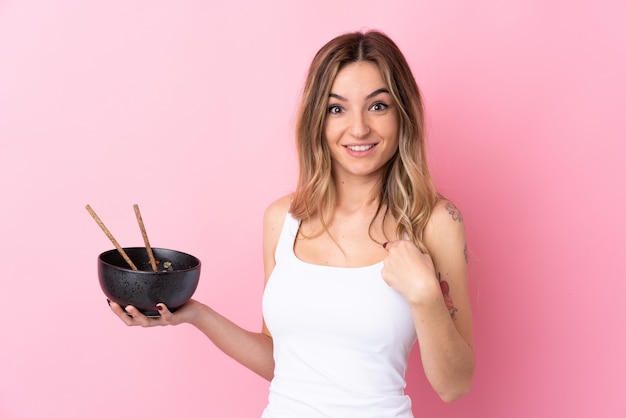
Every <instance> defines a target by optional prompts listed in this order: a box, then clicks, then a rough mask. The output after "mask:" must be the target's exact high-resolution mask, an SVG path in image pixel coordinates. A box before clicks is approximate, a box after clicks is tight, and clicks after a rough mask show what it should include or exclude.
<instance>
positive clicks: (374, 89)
mask: <svg viewBox="0 0 626 418" xmlns="http://www.w3.org/2000/svg"><path fill="white" fill-rule="evenodd" d="M423 121H424V117H423V109H422V103H421V99H420V93H419V90H418V87H417V84H416V82H415V79H414V77H413V75H412V73H411V71H410V68H409V66H408V64H407V62H406V60H405V58H404V57H403V55H402V53H401V52H400V50H399V49H398V48H397V46H396V45H395V44H394V43H393V41H392V40H391V39H389V38H388V37H387V36H386V35H384V34H382V33H380V32H377V31H370V32H366V33H359V32H357V33H350V34H345V35H342V36H339V37H337V38H335V39H333V40H331V41H330V42H329V43H328V44H326V45H325V46H324V47H322V49H321V50H320V51H319V52H318V53H317V54H316V56H315V58H314V59H313V62H312V64H311V67H310V69H309V73H308V77H307V80H306V84H305V88H304V91H303V95H302V103H301V108H300V114H299V119H298V126H297V147H298V153H299V163H300V176H299V181H298V185H297V189H296V191H295V193H293V194H291V195H288V196H285V197H283V198H281V199H279V200H277V201H276V202H274V203H272V204H271V205H270V206H269V207H268V209H267V210H266V213H265V219H264V242H263V249H264V250H263V251H264V262H265V291H264V295H263V315H264V322H263V328H262V331H261V332H250V331H247V330H244V329H242V328H240V327H238V326H237V325H235V324H234V323H232V322H231V321H229V320H228V319H226V318H224V317H222V316H220V315H219V314H218V313H217V312H215V311H213V310H212V309H211V308H210V307H208V306H205V305H203V304H201V303H199V302H197V301H195V300H191V301H190V302H188V303H187V304H186V305H185V306H183V307H182V308H181V309H179V310H178V311H177V312H176V313H171V312H169V310H168V309H167V307H166V306H165V305H163V304H159V305H158V309H159V310H160V312H161V318H159V319H156V320H155V319H151V318H146V317H145V316H143V315H142V314H141V313H140V312H139V311H138V310H137V309H135V308H134V307H132V306H129V307H126V310H127V312H128V313H129V314H130V315H131V316H128V315H126V313H125V312H124V310H123V309H122V307H120V306H119V305H116V304H114V303H111V309H112V310H113V311H114V312H115V313H116V314H117V315H118V316H119V317H120V318H121V319H122V321H124V322H125V323H126V324H128V325H141V326H156V325H176V324H180V323H183V322H186V323H190V324H192V325H194V326H196V327H197V328H198V329H200V330H201V331H202V332H203V333H204V334H206V336H207V337H208V338H209V339H211V341H213V342H214V343H215V344H216V345H217V346H218V347H219V348H220V349H221V350H223V351H224V352H225V353H226V354H228V355H229V356H230V357H232V358H233V359H235V360H237V361H238V362H240V363H241V364H243V365H244V366H246V367H248V368H249V369H251V370H252V371H254V372H256V373H258V374H259V375H261V376H263V377H264V378H266V379H268V380H271V385H270V395H269V403H268V406H267V408H266V410H265V411H264V414H263V417H264V418H278V417H289V418H293V417H299V418H302V417H323V416H324V417H342V418H345V417H351V416H355V417H370V416H371V417H383V416H384V417H412V416H413V415H412V413H411V401H410V399H409V398H408V397H407V396H406V395H405V394H404V387H405V369H406V366H407V360H408V356H409V353H410V351H411V349H412V347H413V345H414V342H415V341H418V342H419V343H418V345H419V352H420V355H421V358H422V364H423V368H424V372H425V374H426V376H427V378H428V381H429V382H430V384H431V385H432V387H433V389H434V390H435V391H436V392H437V393H438V394H439V396H440V397H441V398H442V399H443V400H445V401H452V400H454V399H456V398H458V397H459V396H462V395H463V394H465V393H466V392H467V391H468V390H469V387H470V385H471V381H472V375H473V370H474V353H473V348H472V329H471V328H472V325H471V312H470V302H469V292H468V284H467V257H466V245H465V233H464V227H463V223H462V217H461V215H460V212H459V211H458V210H457V209H456V207H455V206H454V205H453V204H452V203H451V202H449V201H448V200H446V199H444V198H443V197H441V196H439V195H438V194H437V193H436V191H435V188H434V186H433V181H432V179H431V176H430V173H429V170H428V167H427V164H426V157H425V154H424V132H423V125H424V122H423Z"/></svg>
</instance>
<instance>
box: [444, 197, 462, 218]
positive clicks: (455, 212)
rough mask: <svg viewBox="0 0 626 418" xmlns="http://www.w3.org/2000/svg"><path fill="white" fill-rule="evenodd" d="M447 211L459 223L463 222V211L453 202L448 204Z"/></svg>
mask: <svg viewBox="0 0 626 418" xmlns="http://www.w3.org/2000/svg"><path fill="white" fill-rule="evenodd" d="M446 210H447V211H448V213H449V214H450V216H452V219H454V220H455V221H457V222H463V215H461V211H460V210H459V209H458V208H457V207H456V206H455V205H454V203H452V202H448V203H446Z"/></svg>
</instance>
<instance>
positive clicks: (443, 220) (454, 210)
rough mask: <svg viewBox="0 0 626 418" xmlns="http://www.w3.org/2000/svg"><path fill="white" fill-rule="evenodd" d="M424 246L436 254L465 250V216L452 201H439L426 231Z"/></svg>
mask: <svg viewBox="0 0 626 418" xmlns="http://www.w3.org/2000/svg"><path fill="white" fill-rule="evenodd" d="M424 244H425V245H426V247H427V248H428V249H429V251H431V252H434V253H441V252H443V251H447V250H451V249H453V248H455V247H457V248H458V247H459V246H460V247H461V248H463V249H464V248H465V225H464V223H463V214H462V213H461V211H460V209H459V208H458V207H457V206H456V205H455V204H454V203H453V202H452V201H450V200H447V199H439V201H437V203H436V204H435V207H434V208H433V212H432V214H431V216H430V219H429V220H428V223H427V224H426V228H425V229H424Z"/></svg>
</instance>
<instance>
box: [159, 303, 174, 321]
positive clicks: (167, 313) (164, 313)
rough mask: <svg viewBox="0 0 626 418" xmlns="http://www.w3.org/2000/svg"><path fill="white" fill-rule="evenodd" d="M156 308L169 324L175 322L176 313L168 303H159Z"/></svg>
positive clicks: (163, 319)
mask: <svg viewBox="0 0 626 418" xmlns="http://www.w3.org/2000/svg"><path fill="white" fill-rule="evenodd" d="M156 308H157V310H158V311H159V314H160V315H161V319H162V321H163V322H165V323H167V324H172V323H174V314H173V313H172V312H171V311H170V310H169V308H168V307H167V305H165V304H164V303H157V305H156Z"/></svg>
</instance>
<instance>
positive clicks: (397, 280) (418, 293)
mask: <svg viewBox="0 0 626 418" xmlns="http://www.w3.org/2000/svg"><path fill="white" fill-rule="evenodd" d="M384 247H385V249H386V250H387V252H388V255H387V257H386V258H385V259H384V260H383V268H382V270H381V275H382V277H383V280H385V282H386V283H387V284H388V285H389V286H391V287H392V288H394V289H395V290H396V291H397V292H398V293H400V294H401V295H403V296H404V297H405V298H406V299H407V301H409V303H421V302H424V301H427V300H430V301H432V300H433V297H432V296H430V297H429V295H435V296H436V297H437V296H439V297H440V296H441V291H440V288H439V282H438V281H437V275H436V272H435V266H434V264H433V260H432V259H431V258H430V256H429V255H428V254H424V253H422V252H421V251H420V249H419V248H418V247H417V246H416V245H415V244H414V243H412V242H411V241H407V240H398V241H393V242H388V243H386V244H385V245H384Z"/></svg>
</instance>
